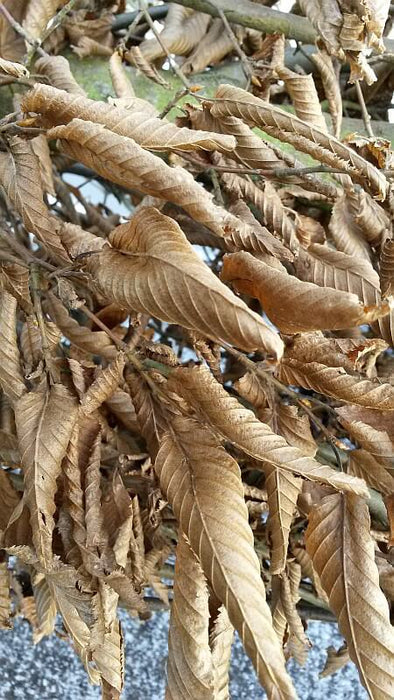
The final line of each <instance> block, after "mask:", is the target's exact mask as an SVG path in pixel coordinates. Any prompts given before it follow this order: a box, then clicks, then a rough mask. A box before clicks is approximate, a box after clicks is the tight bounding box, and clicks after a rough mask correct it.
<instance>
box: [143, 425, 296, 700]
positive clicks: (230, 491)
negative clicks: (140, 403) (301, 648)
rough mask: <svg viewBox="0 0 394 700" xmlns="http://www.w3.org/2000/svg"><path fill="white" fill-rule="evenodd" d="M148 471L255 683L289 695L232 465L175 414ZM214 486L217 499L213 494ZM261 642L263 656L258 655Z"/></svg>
mask: <svg viewBox="0 0 394 700" xmlns="http://www.w3.org/2000/svg"><path fill="white" fill-rule="evenodd" d="M207 463H208V464H209V470H208V471H207V470H206V468H205V467H206V464H207ZM155 470H156V473H157V475H158V477H159V479H160V484H161V487H162V489H163V491H164V493H165V494H166V497H167V498H168V500H169V502H170V503H171V505H172V508H173V510H174V512H175V515H176V517H177V518H178V520H179V524H180V527H181V530H182V532H183V533H184V534H185V535H186V536H187V537H188V539H189V541H190V544H191V547H192V549H193V550H194V552H195V553H196V554H197V555H198V557H199V559H200V562H201V566H202V569H203V571H204V573H205V575H206V576H207V577H208V580H209V582H210V584H211V586H212V588H213V590H214V593H215V595H216V596H217V597H218V598H219V600H220V601H221V602H223V603H224V605H225V606H226V608H227V611H228V614H229V617H230V620H231V622H232V624H233V625H234V627H235V628H236V629H237V630H238V632H239V634H240V636H241V639H242V641H243V643H244V645H245V649H246V651H247V653H248V654H249V656H250V657H251V659H252V661H253V664H254V667H255V669H256V671H257V673H258V675H259V679H260V682H261V683H262V684H263V685H264V687H265V688H266V690H267V692H268V694H269V695H271V694H276V695H277V697H278V698H279V697H281V698H291V697H295V695H294V691H293V687H292V684H291V681H290V679H289V677H288V675H287V673H286V671H285V666H284V659H283V655H282V652H281V649H280V647H279V643H278V641H277V640H276V637H275V634H274V632H273V629H272V626H271V614H270V612H269V608H268V605H267V603H266V602H265V590H264V584H263V582H262V579H261V577H260V567H259V563H258V559H257V557H256V554H255V552H254V549H253V536H252V532H251V530H250V527H249V525H248V514H247V508H246V506H245V501H244V496H243V488H242V482H241V479H240V472H239V467H238V465H237V463H236V462H235V461H234V460H233V459H232V457H230V455H228V454H227V453H226V452H225V450H224V449H223V448H222V447H221V446H220V443H219V442H218V440H217V438H216V437H215V435H214V434H213V433H212V432H211V431H209V430H208V429H206V428H202V427H201V426H200V425H199V424H198V423H197V422H196V421H193V420H192V419H188V418H183V417H179V418H174V419H173V420H172V422H171V432H169V433H167V434H166V435H165V437H164V438H163V440H162V444H161V447H160V450H159V453H158V456H157V458H156V462H155ZM224 476H225V478H224ZM218 484H220V487H219V488H220V497H219V496H218V497H217V498H216V497H215V498H213V495H214V493H215V491H216V490H217V488H218ZM223 489H224V491H223ZM225 494H226V495H225ZM230 501H231V503H232V507H229V503H230ZM219 511H220V516H219ZM235 522H236V528H235V527H234V525H235ZM268 640H269V648H270V653H269V655H266V650H267V641H268ZM273 650H275V652H274V653H272V651H273Z"/></svg>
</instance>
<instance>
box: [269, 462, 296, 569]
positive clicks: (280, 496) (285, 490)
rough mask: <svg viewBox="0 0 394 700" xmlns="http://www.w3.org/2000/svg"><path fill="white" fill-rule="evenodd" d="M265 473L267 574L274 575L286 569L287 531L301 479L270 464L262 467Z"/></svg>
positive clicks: (288, 530)
mask: <svg viewBox="0 0 394 700" xmlns="http://www.w3.org/2000/svg"><path fill="white" fill-rule="evenodd" d="M264 471H265V488H266V489H267V493H268V507H269V517H268V521H267V527H268V533H269V538H270V541H271V560H270V572H271V574H272V575H274V574H280V573H281V572H282V571H284V569H285V566H286V559H287V547H288V543H289V532H290V527H291V523H292V520H293V516H294V513H295V509H296V505H297V498H298V494H299V493H300V491H301V489H302V479H300V478H299V477H296V476H294V475H293V474H289V473H287V472H285V471H283V470H281V469H278V468H277V467H273V466H272V465H269V464H265V465H264Z"/></svg>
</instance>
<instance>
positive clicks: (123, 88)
mask: <svg viewBox="0 0 394 700" xmlns="http://www.w3.org/2000/svg"><path fill="white" fill-rule="evenodd" d="M108 67H109V72H110V74H111V80H112V85H113V86H114V90H115V94H116V97H135V94H134V89H133V86H132V84H131V81H130V80H129V77H128V75H127V73H126V70H125V69H124V67H123V63H122V57H121V55H120V54H119V52H118V51H114V52H113V54H112V55H111V58H110V59H109V63H108Z"/></svg>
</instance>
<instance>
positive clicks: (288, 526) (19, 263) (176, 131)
mask: <svg viewBox="0 0 394 700" xmlns="http://www.w3.org/2000/svg"><path fill="white" fill-rule="evenodd" d="M15 5H18V7H15V17H14V18H15V19H16V20H17V22H18V23H19V24H18V26H16V25H15V24H12V23H11V25H9V24H8V25H7V24H5V23H4V22H5V19H6V18H7V11H8V12H10V11H11V10H10V3H9V2H5V3H4V7H5V8H6V13H5V15H4V14H3V13H2V14H1V21H0V49H1V50H0V54H1V60H0V67H1V68H2V70H3V71H4V80H6V81H13V82H14V83H15V84H16V86H17V89H18V91H19V93H18V97H17V99H16V101H15V109H16V111H14V112H11V113H10V114H9V115H2V118H1V120H0V127H1V128H0V185H1V200H0V208H1V221H0V627H1V628H4V629H7V628H10V627H12V624H13V619H14V618H15V617H16V616H17V615H21V616H23V617H25V618H26V619H27V620H28V621H29V623H30V625H31V626H32V629H33V637H34V641H35V642H37V641H39V640H40V639H42V638H43V637H44V636H46V635H49V634H52V633H53V632H54V626H55V619H56V615H57V614H58V613H59V614H60V615H61V617H62V620H63V625H64V629H65V631H66V633H67V635H68V637H69V639H70V640H71V642H72V644H73V646H74V649H75V651H76V653H77V654H78V656H79V657H80V659H81V660H82V662H83V664H84V666H85V668H86V672H87V674H88V676H89V679H90V681H91V682H92V683H95V684H100V685H101V687H102V693H103V698H109V697H111V698H120V696H121V693H122V690H123V688H124V653H125V651H124V642H123V635H122V629H121V624H120V622H119V619H118V615H117V611H118V609H119V607H122V608H124V609H126V610H127V611H128V612H129V614H131V615H134V616H138V617H139V618H140V619H141V620H146V619H148V618H149V617H150V616H151V615H152V614H154V611H155V610H157V609H168V608H170V609H171V612H170V629H169V638H168V665H167V688H166V698H168V700H183V699H184V700H186V699H187V698H189V699H190V700H191V699H193V700H195V699H199V698H201V699H204V700H224V699H225V698H228V697H229V695H228V693H229V690H228V673H229V663H230V654H231V645H232V640H233V634H234V630H236V631H237V632H238V634H239V636H240V638H241V640H242V643H243V645H244V647H245V650H246V652H247V654H248V655H249V656H250V658H251V660H252V663H253V665H254V668H255V671H256V674H257V677H258V679H259V681H260V683H261V685H262V686H263V687H264V689H265V691H266V693H267V696H268V697H269V698H272V699H274V698H275V700H276V699H279V698H280V699H282V700H287V699H290V698H294V697H296V693H295V689H294V686H293V682H292V679H291V677H290V675H289V672H288V669H287V667H286V663H287V661H288V659H290V658H294V659H295V660H296V662H297V663H299V664H303V663H305V661H306V659H307V655H308V651H309V649H310V642H309V639H308V620H309V619H310V618H317V619H327V618H329V619H330V620H332V619H333V616H334V618H335V619H336V620H337V621H338V625H339V629H340V631H341V634H342V635H343V637H344V640H345V642H344V646H343V647H341V648H340V649H339V650H338V651H336V650H335V649H333V648H332V647H329V649H328V650H327V663H326V666H325V668H324V669H322V673H321V675H322V677H324V676H326V675H329V674H330V673H334V672H335V671H337V670H338V669H340V668H341V667H342V666H343V665H344V664H345V663H347V662H348V661H349V660H351V661H352V662H353V663H355V664H356V665H357V668H358V671H359V674H360V679H361V682H362V684H363V685H364V686H365V688H366V690H367V691H368V693H369V695H370V697H371V698H376V699H377V700H383V699H385V698H388V697H390V696H391V694H392V687H393V683H394V677H393V666H392V655H393V652H394V641H393V629H392V626H391V622H390V611H391V606H392V604H393V600H394V585H393V569H392V561H393V559H392V545H393V541H394V540H393V530H394V519H393V506H392V504H393V498H394V462H393V454H394V451H393V442H394V430H393V419H392V416H393V411H394V381H393V367H394V363H393V349H392V347H393V339H394V315H393V314H394V312H393V299H392V293H393V269H394V254H393V237H392V217H393V193H392V185H391V179H390V175H391V174H390V168H389V167H386V166H387V163H390V160H389V154H387V149H386V146H385V145H384V144H382V143H380V142H379V140H378V139H375V138H372V137H370V138H369V139H364V138H361V137H352V138H350V139H347V140H341V120H342V96H343V89H342V85H341V79H340V74H339V64H338V63H337V59H338V58H339V59H341V60H345V59H347V60H349V62H350V66H351V71H352V74H351V77H352V79H353V78H356V77H361V76H367V77H368V75H369V73H368V72H367V68H366V66H369V64H367V63H366V59H365V51H366V49H367V48H368V47H370V46H380V40H381V36H382V31H383V24H384V20H385V16H386V15H385V11H384V9H385V8H384V3H383V2H381V3H376V4H375V5H376V6H375V5H374V6H373V5H372V3H368V2H365V3H363V8H364V9H363V14H362V15H360V10H359V5H357V4H356V5H357V7H356V5H354V7H356V9H354V7H353V5H352V6H351V7H350V4H349V3H348V4H346V3H344V2H341V3H340V2H334V0H333V1H332V2H331V1H330V2H328V3H320V5H319V3H314V7H312V5H313V3H308V2H301V0H300V3H299V5H300V7H301V9H302V10H303V11H304V12H306V14H307V15H308V17H309V18H310V20H311V21H312V23H314V24H315V26H316V28H317V30H318V31H319V33H320V34H321V35H322V36H323V38H324V44H325V47H323V46H322V44H321V42H320V43H319V49H317V50H316V52H315V53H314V54H313V57H312V61H313V65H314V66H315V67H316V70H315V71H314V72H313V74H309V75H306V74H305V73H302V71H301V72H300V71H299V70H298V69H297V66H294V64H293V65H291V66H290V65H287V63H288V57H287V54H286V51H285V39H284V37H282V36H277V35H273V36H271V35H267V36H263V35H262V34H261V33H258V32H256V31H253V30H251V29H247V28H240V27H237V26H234V25H232V26H231V27H230V30H229V28H228V25H227V23H226V22H223V18H222V17H219V18H218V17H216V18H212V17H211V15H210V14H205V13H202V12H196V11H194V10H193V9H191V8H188V7H183V6H180V5H177V4H176V3H171V4H170V9H169V10H168V13H167V15H166V18H165V20H164V24H163V27H162V31H161V35H160V40H158V39H157V37H156V36H155V35H153V36H151V37H150V38H149V37H146V38H145V34H146V33H147V26H149V25H148V24H147V26H146V27H145V25H144V23H143V22H142V21H141V22H136V23H135V26H134V25H133V26H132V27H131V29H132V30H133V31H131V30H130V32H129V33H127V34H126V37H124V34H123V35H122V37H118V38H119V41H118V44H117V45H116V42H117V40H118V38H117V37H116V32H115V31H112V29H111V28H113V26H114V24H113V23H114V16H115V14H116V13H118V14H120V15H122V13H123V11H124V9H125V8H124V6H123V3H122V2H119V3H113V6H110V5H109V4H108V3H89V9H88V8H87V7H85V5H86V6H87V5H88V3H78V6H77V7H76V8H74V9H72V10H71V11H70V12H63V13H62V7H63V6H64V5H65V3H62V2H51V1H50V0H47V1H46V2H35V0H31V2H29V3H28V4H27V6H26V7H25V5H26V3H23V2H21V3H16V4H15ZM22 5H23V7H22ZM316 5H319V7H320V6H321V8H322V11H321V13H320V14H319V16H317V15H316V7H315V6H316ZM348 5H349V6H348ZM323 6H324V7H323ZM360 7H361V5H360ZM330 8H331V10H332V11H331V10H330ZM323 10H324V11H323ZM329 10H330V12H329ZM57 11H60V13H59V14H57V15H56V18H55V25H56V28H53V27H52V30H51V31H49V30H50V29H51V25H50V24H48V23H49V21H50V20H52V19H53V18H54V15H55V13H56V12H57ZM386 14H387V13H386ZM141 20H143V18H141ZM15 27H16V29H15ZM18 27H19V29H18ZM20 27H22V29H21V28H20ZM11 30H12V31H11ZM15 31H16V32H17V33H18V32H19V34H18V36H19V38H20V39H23V41H19V42H17V44H16V45H15V47H14V49H13V50H11V48H10V47H11V43H12V42H11V38H12V36H13V33H15ZM129 34H130V35H129ZM33 39H34V40H36V41H35V43H34V42H33ZM32 42H33V43H32ZM67 43H70V44H72V45H73V46H74V47H75V50H76V52H77V53H78V55H79V56H80V57H82V58H83V57H84V56H86V55H97V54H100V55H101V56H102V58H101V59H100V60H102V61H104V62H107V63H108V66H109V72H110V75H111V79H112V82H113V88H114V89H113V95H114V96H113V97H112V98H110V99H109V100H108V102H104V101H98V100H93V99H90V98H89V97H88V96H87V95H86V94H85V91H84V90H83V89H82V88H81V86H80V85H79V84H78V82H77V81H76V80H75V78H74V76H73V75H72V72H71V70H70V66H69V62H68V61H67V59H66V58H65V57H64V56H62V55H57V52H58V51H60V50H61V47H62V46H63V45H66V44H67ZM41 45H42V46H43V47H44V48H41ZM38 46H39V50H37V47H38ZM163 47H164V48H163ZM233 53H235V54H236V55H237V57H238V58H239V59H240V64H241V65H242V67H243V70H244V71H245V75H246V77H247V79H248V84H249V82H250V83H251V85H250V86H249V85H248V86H249V87H250V90H243V89H242V88H240V87H238V86H235V85H219V86H218V88H217V90H216V92H215V94H214V95H213V96H212V95H211V96H207V95H206V94H204V95H202V96H201V95H198V94H197V93H196V92H195V91H194V89H191V88H190V85H189V84H188V83H187V84H188V85H189V87H187V88H186V87H185V90H184V91H181V93H182V94H181V97H185V95H186V93H188V95H187V100H188V103H187V104H185V105H182V108H181V109H182V112H180V111H178V118H177V119H176V120H175V118H174V111H173V109H174V106H175V105H176V103H177V100H178V99H179V94H177V95H171V98H170V99H169V104H168V105H167V108H166V109H164V110H163V112H162V114H159V113H158V112H157V110H156V108H155V106H154V105H152V104H150V102H148V101H147V100H145V99H142V98H140V97H139V96H138V95H136V94H135V91H134V87H133V82H132V80H130V76H131V78H133V76H134V75H135V70H139V71H141V72H142V73H143V74H144V75H145V76H146V77H148V78H152V79H155V80H156V82H158V81H159V82H161V84H163V82H164V83H167V81H166V80H165V78H164V75H165V72H164V71H161V72H160V71H159V68H160V64H161V63H163V61H164V60H165V59H166V58H167V57H168V55H170V58H171V54H172V55H176V56H182V57H183V60H184V62H183V63H182V65H181V68H182V70H183V72H184V75H186V74H190V73H194V72H197V71H200V70H202V69H204V68H205V67H206V66H208V65H212V64H215V63H216V62H219V61H221V60H222V59H223V58H224V57H226V56H228V55H229V54H233ZM124 60H125V61H127V62H129V63H130V64H132V65H133V66H135V68H134V69H131V68H127V69H125V67H124ZM24 61H26V62H30V63H31V64H32V65H31V69H30V77H29V75H28V74H27V73H26V72H25V71H24V70H23V67H24ZM177 69H178V72H179V67H177ZM369 70H371V69H369ZM357 71H359V72H358V73H357ZM0 78H1V76H0ZM196 94H197V97H196ZM323 94H324V96H325V98H326V99H327V104H328V108H329V111H330V114H331V119H332V127H330V126H329V125H328V123H327V122H326V119H325V116H324V113H323V111H322V105H321V98H322V95H323ZM276 98H277V99H276ZM289 102H291V111H289V110H288V109H285V108H284V107H286V103H287V104H288V103H289ZM331 132H333V133H331ZM289 145H290V146H291V147H292V148H293V150H294V151H295V152H298V154H307V155H308V156H309V157H310V158H312V159H313V163H314V166H312V172H311V171H310V168H305V167H304V166H303V164H302V162H301V161H300V160H299V158H302V157H303V156H302V155H301V156H300V155H297V154H296V155H294V154H293V152H289V149H288V146H289ZM70 173H71V174H72V175H74V176H75V175H78V176H79V177H81V175H82V177H83V178H85V177H87V178H88V180H89V181H94V183H95V186H96V187H97V188H101V189H99V191H100V195H99V196H98V198H97V197H96V200H95V201H90V199H89V196H88V195H87V194H86V190H85V185H83V186H82V185H81V184H80V181H78V180H70V179H69V177H68V175H69V174H70ZM66 175H67V176H66ZM70 183H71V184H70ZM75 183H76V184H75ZM109 195H111V197H109ZM114 195H115V197H114ZM116 197H117V198H118V200H119V201H121V202H122V203H123V205H126V207H127V208H125V207H123V209H122V212H123V214H122V215H121V214H120V212H119V211H117V207H116V206H113V204H112V202H113V201H116V199H115V198H116ZM125 211H126V212H128V214H127V215H126V216H125V215H124V212H125ZM173 555H175V558H176V560H175V565H174V563H173V562H174V558H173ZM22 580H24V581H29V586H28V588H27V590H28V593H27V594H26V590H25V589H26V587H24V588H22V585H21V581H22ZM126 653H130V651H129V650H127V649H126ZM131 653H132V652H131Z"/></svg>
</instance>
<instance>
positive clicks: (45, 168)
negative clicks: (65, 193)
mask: <svg viewBox="0 0 394 700" xmlns="http://www.w3.org/2000/svg"><path fill="white" fill-rule="evenodd" d="M30 143H31V147H32V149H33V152H34V153H35V154H36V156H37V158H38V164H39V166H40V173H41V183H42V188H43V190H44V192H46V193H47V194H50V195H52V197H55V196H56V192H55V185H54V182H53V172H52V161H51V153H50V150H49V146H48V141H47V140H46V138H45V136H44V134H39V136H36V137H35V138H34V139H32V140H31V141H30Z"/></svg>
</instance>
